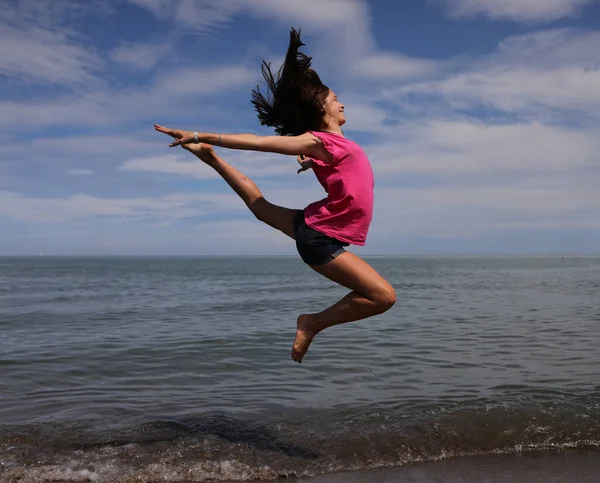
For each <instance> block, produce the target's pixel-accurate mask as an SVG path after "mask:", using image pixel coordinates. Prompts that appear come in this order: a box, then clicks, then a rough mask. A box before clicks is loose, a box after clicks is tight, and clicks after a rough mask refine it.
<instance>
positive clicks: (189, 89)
mask: <svg viewBox="0 0 600 483" xmlns="http://www.w3.org/2000/svg"><path fill="white" fill-rule="evenodd" d="M256 74H257V72H256V71H255V70H253V69H249V68H247V67H244V66H242V65H223V66H216V67H203V68H200V67H198V68H193V67H190V68H184V69H178V70H176V71H174V72H173V71H170V72H164V73H163V74H161V76H160V77H159V82H158V84H157V86H156V88H155V89H156V90H157V91H158V92H160V93H162V94H163V95H165V94H176V95H179V96H189V95H206V94H214V93H217V92H223V91H226V90H230V89H232V88H235V87H239V86H242V85H248V83H249V82H251V81H253V80H254V79H255V78H256Z"/></svg>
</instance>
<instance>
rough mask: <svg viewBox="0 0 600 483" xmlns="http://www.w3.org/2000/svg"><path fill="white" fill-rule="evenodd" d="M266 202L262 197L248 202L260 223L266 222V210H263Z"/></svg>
mask: <svg viewBox="0 0 600 483" xmlns="http://www.w3.org/2000/svg"><path fill="white" fill-rule="evenodd" d="M265 202H266V200H265V199H264V198H262V197H260V198H255V199H251V200H248V202H247V203H246V204H247V205H248V208H250V211H251V212H252V214H253V215H254V216H255V217H256V219H257V220H258V221H262V222H266V217H265V210H264V209H263V207H264V204H265Z"/></svg>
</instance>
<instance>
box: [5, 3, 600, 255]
mask: <svg viewBox="0 0 600 483" xmlns="http://www.w3.org/2000/svg"><path fill="white" fill-rule="evenodd" d="M0 8H1V10H0V11H1V12H2V13H1V15H0V255H17V254H20V255H30V254H33V255H36V254H39V253H44V254H48V255H50V254H76V255H90V254H92V255H114V254H123V255H128V254H136V255H147V254H156V255H178V254H185V255H211V254H218V255H226V254H240V255H257V254H277V255H292V254H294V253H295V247H294V245H293V242H292V241H291V240H289V239H288V238H287V237H285V236H284V235H282V234H280V233H278V232H276V231H274V230H272V229H271V228H269V227H267V226H263V225H261V224H260V223H259V222H258V221H256V220H255V219H254V218H253V217H252V215H251V214H250V213H249V212H248V211H247V209H246V208H245V205H244V204H243V203H242V202H241V200H239V199H238V198H237V197H236V195H235V194H234V193H233V192H232V191H230V189H229V188H228V187H227V186H226V185H225V184H224V182H223V181H222V180H221V179H218V178H217V177H216V176H215V174H214V172H212V171H211V170H210V169H208V168H207V167H206V166H204V165H202V164H201V163H200V162H198V161H195V158H194V157H193V156H192V155H190V154H189V153H187V152H185V151H183V150H181V149H179V148H177V149H176V150H175V149H169V148H168V146H167V145H168V142H169V140H168V139H167V138H166V137H163V136H161V135H160V134H158V133H156V132H155V131H154V130H153V126H152V125H153V123H155V122H156V123H159V124H163V125H166V126H169V127H175V128H181V129H187V130H197V131H208V132H223V133H257V134H271V132H270V131H269V130H267V129H265V128H263V127H261V126H260V125H259V123H258V121H257V118H256V115H255V112H254V111H253V107H252V105H251V103H250V99H251V90H252V89H253V88H254V87H255V86H256V85H257V84H258V83H259V82H260V81H261V74H260V63H261V61H262V60H263V59H265V60H268V61H272V62H273V64H274V65H277V64H278V63H280V62H281V60H282V57H283V55H284V54H285V50H286V48H287V42H288V32H289V29H290V27H292V26H294V27H300V28H302V33H303V40H304V42H305V43H306V44H307V46H306V47H305V51H306V52H307V53H309V54H311V55H312V56H313V57H314V67H315V69H317V71H318V72H319V73H320V75H321V77H322V79H323V81H324V82H325V83H326V84H327V85H329V86H330V87H332V88H334V90H335V91H336V93H337V94H338V96H339V98H340V100H341V101H342V102H343V103H344V104H345V106H346V115H347V119H348V122H347V124H346V126H345V127H344V132H345V135H346V136H347V137H349V138H351V139H354V140H355V141H357V142H359V143H361V145H362V146H363V148H364V149H365V151H366V152H367V154H368V156H369V158H370V159H371V162H372V164H373V169H374V172H375V177H376V204H375V216H374V220H373V224H372V226H371V232H370V234H369V239H368V240H367V246H366V247H362V248H352V250H353V251H355V252H356V253H359V254H365V255H367V254H377V255H384V254H422V253H426V254H431V253H450V254H456V253H465V254H485V253H509V254H512V253H539V254H547V253H599V252H600V1H597V0H419V1H416V0H415V1H412V0H411V1H402V2H392V1H390V0H370V1H364V0H303V1H302V2H300V1H297V0H219V1H218V2H217V1H213V0H87V1H85V2H84V1H81V0H0ZM218 151H219V154H220V155H222V156H223V157H224V158H226V159H228V160H229V161H231V162H232V164H234V165H235V166H236V167H238V168H239V169H241V170H242V171H243V172H244V173H246V174H247V175H249V176H250V177H252V178H253V179H254V180H255V181H256V183H257V184H258V185H259V187H260V188H261V189H262V190H263V192H264V194H265V196H266V197H267V199H269V200H270V201H271V202H273V203H276V204H280V205H283V206H287V207H291V208H302V207H304V206H306V205H307V204H308V203H310V202H311V201H314V200H317V199H320V198H322V197H324V195H325V194H324V192H323V190H322V188H321V187H320V185H319V184H318V183H317V181H316V180H315V178H314V174H313V173H312V172H311V171H307V172H304V173H301V174H296V169H297V165H296V161H295V159H294V158H292V157H287V156H279V155H272V154H262V153H249V152H236V151H230V150H224V149H219V150H218Z"/></svg>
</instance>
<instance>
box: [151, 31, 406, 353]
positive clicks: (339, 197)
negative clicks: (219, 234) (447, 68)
mask: <svg viewBox="0 0 600 483" xmlns="http://www.w3.org/2000/svg"><path fill="white" fill-rule="evenodd" d="M303 45H304V44H303V43H302V41H301V40H300V32H299V31H296V30H294V29H292V30H291V32H290V45H289V48H288V51H287V55H286V58H285V62H284V64H283V66H282V68H281V69H280V70H279V72H278V73H277V79H275V78H274V76H273V74H272V73H271V69H270V64H267V63H266V62H263V65H262V73H263V77H264V79H265V81H266V84H267V88H268V93H267V97H264V96H263V95H262V94H261V93H260V90H259V89H258V88H257V89H256V90H254V91H252V94H253V95H252V103H253V104H254V106H255V108H256V110H257V112H258V118H259V120H260V122H261V124H262V125H267V126H271V127H274V128H275V132H276V133H277V134H278V136H256V135H253V134H211V133H203V132H189V131H182V130H178V129H168V128H165V127H162V126H159V125H157V124H155V125H154V127H155V129H156V130H157V131H159V132H162V133H165V134H167V135H169V136H172V137H173V138H174V139H175V141H174V142H172V143H171V144H170V145H169V146H170V147H174V146H182V147H183V148H184V149H186V150H188V151H190V152H192V153H194V154H195V155H196V156H197V157H198V158H199V159H201V160H202V161H203V162H204V163H206V164H207V165H208V166H210V167H211V168H213V169H214V170H215V171H217V173H219V174H220V175H221V177H222V178H223V179H224V180H225V181H226V182H227V183H228V184H229V186H231V188H233V190H234V191H235V192H236V193H237V194H238V195H239V196H240V197H241V198H242V200H244V202H245V203H246V205H247V206H248V208H249V209H250V210H251V211H252V213H254V215H255V216H256V218H258V219H259V220H260V221H262V222H264V223H266V224H268V225H270V226H272V227H273V228H276V229H278V230H280V231H281V232H283V233H285V234H286V235H288V236H289V237H290V238H293V239H294V240H295V241H296V247H297V249H298V253H299V254H300V256H301V257H302V260H303V261H304V262H305V263H306V264H307V265H308V266H310V267H311V268H312V269H313V270H315V271H316V272H318V273H320V274H321V275H323V276H325V277H327V278H329V279H330V280H332V281H334V282H336V283H338V284H340V285H342V286H344V287H346V288H348V289H350V290H351V292H350V293H349V294H347V295H346V296H345V297H344V298H342V299H341V300H340V301H338V302H337V303H335V304H334V305H332V306H331V307H329V308H327V309H325V310H323V311H322V312H319V313H310V314H301V315H300V316H299V317H298V320H297V332H296V339H295V340H294V344H293V347H292V359H294V360H295V361H296V362H302V358H303V357H304V354H305V353H306V351H307V350H308V347H309V346H310V343H311V342H312V340H313V339H314V337H315V336H316V335H317V334H318V333H319V332H321V331H322V330H324V329H326V328H328V327H331V326H333V325H338V324H344V323H346V322H352V321H355V320H360V319H364V318H367V317H371V316H373V315H377V314H381V313H383V312H385V311H386V310H388V309H390V308H391V307H392V305H394V303H395V302H396V293H395V291H394V289H393V287H392V286H391V285H390V284H389V283H388V282H387V281H386V280H385V279H384V278H383V277H382V276H381V275H380V274H379V273H377V272H376V271H375V270H374V269H373V268H372V267H371V266H370V265H369V264H367V263H366V262H365V261H364V260H362V259H361V258H359V257H357V256H356V255H354V254H353V253H350V252H347V251H346V250H344V247H347V246H348V245H350V244H353V245H360V246H363V245H364V244H365V241H366V238H367V232H368V230H369V226H370V224H371V218H372V214H373V186H374V183H373V171H372V169H371V165H370V163H369V159H368V158H367V156H366V155H365V153H364V151H363V150H362V149H361V147H360V146H359V145H358V144H356V143H355V142H353V141H350V140H348V139H346V138H345V137H344V135H343V133H342V130H341V127H342V126H343V125H344V123H345V122H346V117H345V115H344V105H343V104H341V103H340V101H339V100H338V98H337V96H336V95H335V93H334V92H333V91H332V90H331V89H329V88H328V87H326V86H325V85H323V83H322V82H321V80H320V78H319V76H318V75H317V73H316V72H315V71H314V70H313V69H311V68H310V64H311V60H312V58H311V57H308V56H306V55H305V54H303V53H301V52H299V51H298V50H299V48H300V47H301V46H303ZM211 145H217V146H221V147H223V148H229V149H242V150H252V151H263V152H271V153H280V154H287V155H296V156H297V161H298V162H299V163H300V166H301V167H300V169H299V171H298V172H300V171H304V170H307V169H309V168H312V169H313V171H314V173H315V175H316V177H317V179H318V180H319V182H320V183H321V185H322V186H323V187H324V188H325V191H326V192H327V193H328V195H327V198H325V199H323V200H320V201H317V202H314V203H311V204H310V205H308V206H307V207H306V208H305V209H304V210H294V209H289V208H284V207H281V206H277V205H274V204H272V203H270V202H268V201H267V200H266V199H265V198H264V197H263V195H262V193H261V192H260V190H259V189H258V187H257V186H256V184H254V182H253V181H252V180H251V179H249V178H247V177H246V176H244V175H243V174H242V173H241V172H239V171H238V170H237V169H235V168H234V167H232V166H230V165H229V164H228V163H226V162H225V161H224V160H223V159H222V158H220V157H219V156H217V155H216V154H215V153H214V151H213V149H212V146H211Z"/></svg>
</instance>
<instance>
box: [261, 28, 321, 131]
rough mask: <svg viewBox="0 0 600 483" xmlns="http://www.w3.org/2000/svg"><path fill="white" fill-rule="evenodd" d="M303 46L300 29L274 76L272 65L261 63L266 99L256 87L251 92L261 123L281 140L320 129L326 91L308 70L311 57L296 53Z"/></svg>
mask: <svg viewBox="0 0 600 483" xmlns="http://www.w3.org/2000/svg"><path fill="white" fill-rule="evenodd" d="M303 45H305V44H304V43H303V42H302V41H301V40H300V29H298V30H295V29H293V28H292V29H291V31H290V45H289V47H288V51H287V54H286V56H285V62H284V63H283V65H282V66H281V68H280V69H279V71H278V72H277V74H276V76H274V75H273V73H272V72H271V63H267V62H265V61H263V63H262V69H261V70H262V75H263V78H264V80H265V83H266V87H267V92H266V96H265V95H263V94H262V93H261V92H260V89H259V86H257V87H256V89H255V90H253V91H252V104H253V105H254V107H255V108H256V112H257V113H258V119H259V121H260V123H261V124H262V125H263V126H270V127H273V128H275V132H276V133H277V134H279V135H281V136H298V135H300V134H304V133H305V132H306V131H318V130H320V129H321V127H322V125H323V118H324V116H325V109H324V107H323V104H324V102H325V98H326V97H327V94H328V93H329V88H328V87H327V86H326V85H324V84H323V83H322V82H321V79H320V78H319V75H318V74H317V73H316V72H315V71H314V70H313V69H311V61H312V57H309V56H308V55H306V54H304V53H302V52H300V51H299V49H300V47H302V46H303Z"/></svg>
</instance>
